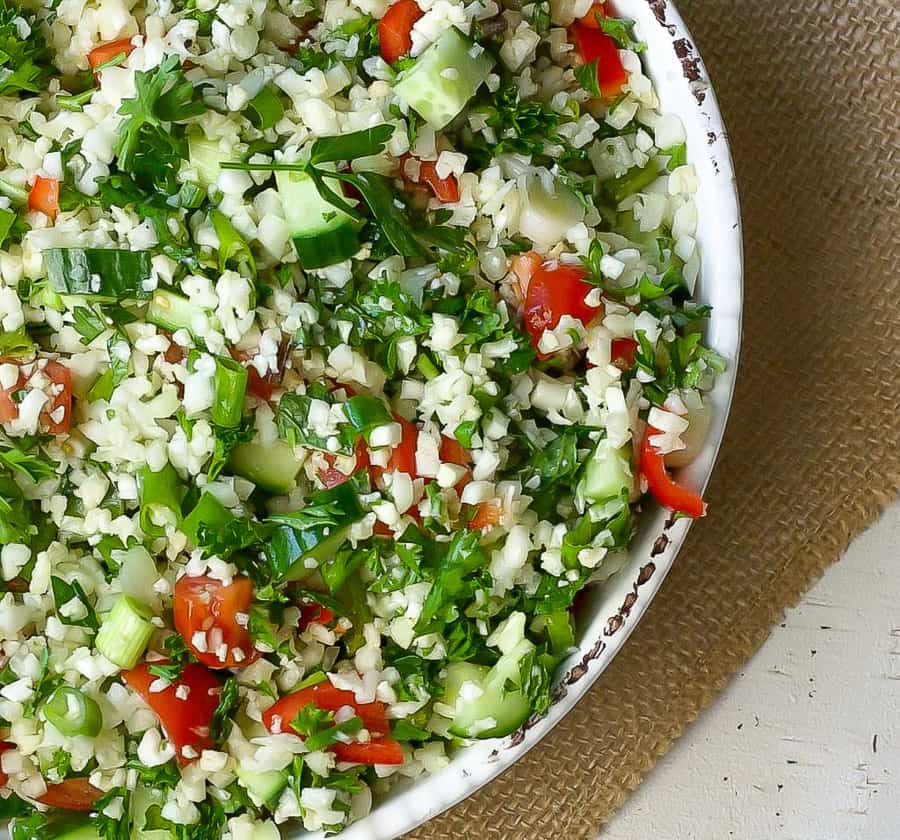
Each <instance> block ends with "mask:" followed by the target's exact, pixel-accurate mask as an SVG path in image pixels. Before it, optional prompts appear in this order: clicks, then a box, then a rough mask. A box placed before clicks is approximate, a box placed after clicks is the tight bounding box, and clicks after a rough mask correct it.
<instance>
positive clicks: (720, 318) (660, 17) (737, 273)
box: [288, 0, 744, 840]
mask: <svg viewBox="0 0 900 840" xmlns="http://www.w3.org/2000/svg"><path fill="white" fill-rule="evenodd" d="M613 5H614V6H615V8H616V10H617V11H618V12H619V13H621V14H622V15H623V16H624V17H627V18H631V19H633V20H635V22H636V24H637V26H638V31H639V34H640V36H641V38H642V39H643V40H644V41H646V42H647V43H648V51H647V54H648V56H653V58H652V59H648V63H649V64H651V65H652V64H655V63H656V62H659V63H660V64H662V63H665V62H667V63H668V65H669V67H668V68H667V69H666V73H665V75H664V76H660V77H658V74H657V73H656V72H655V71H654V70H653V68H652V67H651V70H650V75H651V77H652V78H653V80H654V84H655V85H656V86H657V90H658V91H660V93H662V92H663V90H665V91H667V92H668V94H669V97H668V98H673V97H675V96H678V97H680V98H681V100H682V101H683V102H685V103H688V107H689V108H690V111H689V112H688V111H687V110H685V109H684V108H674V107H671V106H670V105H668V104H666V102H663V108H662V110H663V112H674V113H677V114H678V116H680V117H681V118H682V121H683V122H684V123H685V129H686V131H687V132H688V137H689V142H688V160H689V162H691V163H694V164H695V165H698V166H700V164H701V163H702V164H703V167H704V168H706V169H707V170H708V171H707V177H706V179H704V177H703V176H702V175H701V178H700V191H701V194H702V193H704V192H707V193H709V194H708V195H706V196H705V199H704V198H701V197H698V199H697V204H698V209H699V212H700V224H701V227H702V226H703V225H704V224H705V225H706V226H707V228H709V229H708V230H707V231H706V234H707V239H704V238H703V237H701V236H700V234H699V232H698V239H700V242H701V247H702V251H701V253H702V268H701V279H700V284H701V295H702V293H703V290H704V289H706V288H707V287H708V285H707V284H708V283H709V281H708V279H705V278H707V277H708V274H710V273H712V274H714V275H715V276H716V278H717V281H718V277H719V276H725V278H726V279H725V280H723V281H722V283H723V290H724V291H727V296H726V298H725V311H724V312H723V311H722V309H721V308H720V305H719V304H716V305H715V307H714V310H713V315H712V316H711V318H710V327H709V328H708V330H707V332H708V337H709V341H710V344H711V345H712V346H713V347H714V348H715V349H717V350H720V351H722V350H724V351H725V354H726V357H727V359H728V364H729V367H728V370H727V371H726V372H725V373H724V374H722V375H721V376H720V377H719V379H718V380H717V382H716V386H715V388H714V390H713V392H711V397H712V399H713V402H714V410H715V411H714V418H713V423H712V426H711V429H710V433H709V436H708V439H707V441H706V444H705V446H704V448H703V450H702V452H701V454H700V456H699V457H698V459H697V460H696V461H695V462H694V463H693V464H692V465H691V466H690V467H687V468H685V470H683V471H682V473H681V474H682V475H685V476H686V477H687V478H688V480H689V481H691V482H693V483H694V484H695V485H697V486H701V487H702V488H703V489H704V490H705V489H706V486H707V484H708V482H709V479H710V477H711V474H712V469H713V466H714V464H715V461H716V458H717V456H718V453H719V449H720V447H721V443H722V439H723V436H724V432H725V427H726V425H727V421H728V415H729V411H730V408H731V403H732V399H733V396H734V388H735V380H736V374H737V370H738V366H739V358H740V348H741V329H742V327H741V316H742V311H743V256H744V252H743V239H742V226H741V210H740V198H739V195H738V188H737V183H736V179H735V172H734V164H733V160H732V156H731V151H730V148H729V145H728V135H727V131H726V129H725V123H724V120H723V118H722V114H721V111H720V109H719V104H718V100H717V98H716V95H715V92H714V90H713V87H712V84H711V82H710V80H709V75H708V73H707V70H706V66H705V64H704V62H703V59H702V58H701V56H700V54H699V53H698V52H697V50H696V48H695V46H694V39H693V36H692V35H691V33H690V31H689V29H688V27H687V25H686V24H685V22H684V20H683V19H682V17H681V15H680V14H679V12H678V10H677V9H676V7H675V3H674V2H673V0H613ZM666 43H667V44H668V50H669V55H668V57H662V56H661V55H660V54H659V50H660V49H661V48H662V47H663V45H665V44H666ZM665 98H666V97H663V96H662V95H661V99H665ZM692 135H693V137H692ZM701 138H702V140H703V141H705V144H703V143H702V144H701V145H705V152H704V153H700V152H699V150H698V141H699V140H701ZM707 203H708V204H709V207H708V208H707V209H705V207H706V204H707ZM712 209H717V210H718V211H720V213H724V214H725V215H724V216H723V217H722V218H720V219H718V220H716V219H710V218H708V217H709V216H712V215H714V214H713V213H712ZM705 216H706V217H707V218H704V217H705ZM713 234H714V239H715V240H716V243H717V245H716V247H713V248H711V247H710V245H711V244H712V243H711V242H710V241H709V240H708V237H709V236H712V235H713ZM713 253H715V254H716V255H717V259H716V260H715V265H714V266H712V267H711V266H710V265H709V257H710V256H711V255H712V254H713ZM729 275H730V277H729ZM717 281H716V282H713V283H711V284H709V285H711V286H715V285H716V283H717ZM714 326H715V327H721V329H719V330H718V332H720V333H721V336H720V339H719V341H718V342H717V341H716V340H715V338H713V337H710V336H709V333H710V332H711V331H712V327H714ZM723 345H727V347H726V346H723ZM641 518H642V520H643V521H642V523H641V525H640V526H639V534H642V537H641V539H640V541H641V544H642V545H643V546H645V548H647V549H649V550H647V551H646V554H645V556H644V561H645V562H641V563H640V564H639V565H638V564H636V563H635V562H634V560H633V561H632V562H630V563H629V567H631V568H632V574H631V575H626V573H625V571H624V570H623V571H621V572H619V573H617V575H616V576H614V579H618V580H617V582H616V584H615V585H614V586H613V587H612V588H613V590H614V592H613V594H612V595H611V596H610V597H607V598H605V600H607V601H610V602H612V603H621V604H622V606H621V607H620V608H619V609H618V610H617V611H614V612H613V613H612V614H611V615H608V614H604V615H600V614H599V613H600V611H601V610H600V606H599V605H598V606H597V609H596V610H595V613H596V614H595V615H594V617H593V618H592V619H591V620H590V622H589V625H588V627H587V628H586V629H585V630H584V631H583V632H582V633H581V641H580V642H579V644H578V649H577V651H576V652H574V653H573V654H572V655H571V656H570V657H569V658H568V659H567V660H566V663H565V665H564V666H562V667H561V668H560V671H559V675H560V676H559V677H558V678H557V682H556V687H555V690H554V695H553V703H552V705H551V707H550V709H549V710H548V712H547V713H546V714H545V715H544V716H541V717H533V718H531V719H530V720H528V721H527V722H526V723H525V724H524V725H523V726H522V727H521V728H520V729H519V730H517V731H516V732H514V733H512V734H511V735H509V736H506V737H505V738H498V739H493V740H491V741H479V742H476V743H474V744H473V745H471V746H467V747H465V748H463V749H461V750H460V751H459V752H458V753H457V754H456V755H455V756H454V758H453V760H452V761H451V764H450V765H449V766H448V767H445V768H443V769H442V770H440V771H438V772H436V773H432V774H430V775H425V776H421V777H419V778H418V779H415V780H406V781H404V782H401V783H400V784H399V785H398V786H397V788H395V789H394V790H393V791H392V792H391V793H390V794H389V795H388V796H387V797H385V798H384V799H383V800H381V801H379V802H377V803H376V804H375V807H374V808H373V809H372V812H371V813H370V814H369V815H368V816H367V817H365V818H363V819H361V820H359V821H358V822H355V823H352V824H351V825H350V826H348V827H347V828H346V829H344V830H343V831H342V832H341V833H340V834H339V835H338V837H339V838H341V840H390V838H394V837H397V836H399V835H401V834H404V833H405V832H408V831H411V830H413V829H414V828H416V827H418V826H420V825H422V824H423V823H425V822H427V821H428V820H430V819H432V818H434V817H436V816H437V815H438V814H440V813H442V812H444V811H446V810H447V809H449V808H451V807H452V806H454V805H456V804H458V803H459V802H461V801H462V800H463V799H465V798H467V797H468V796H471V795H472V794H474V793H475V792H476V791H478V790H479V789H481V788H482V787H483V786H484V785H486V784H487V783H488V782H490V781H492V780H493V779H495V778H496V777H497V776H498V775H499V774H500V773H502V772H503V771H504V770H506V769H507V768H509V767H510V766H511V765H512V764H513V763H515V762H516V761H518V760H519V759H521V758H522V757H523V756H524V755H525V753H527V752H528V751H529V750H530V749H531V748H532V747H534V746H535V745H536V744H537V743H538V742H539V741H540V740H541V739H542V738H543V737H544V736H545V735H546V734H547V733H548V732H549V731H550V730H551V729H552V728H553V727H554V726H555V725H556V724H557V723H559V721H561V720H562V719H563V717H565V716H566V714H567V713H568V712H569V711H571V709H572V708H573V707H574V706H575V704H576V703H577V702H578V701H580V700H581V699H582V698H583V697H584V695H585V694H586V693H587V691H588V689H589V688H590V687H591V686H592V685H593V684H594V683H595V682H596V680H597V679H598V678H599V676H600V675H601V674H602V673H603V671H604V670H605V668H606V667H607V666H608V665H609V663H610V662H611V661H612V659H613V658H614V657H615V655H616V654H617V653H618V651H619V650H620V649H621V648H622V646H623V645H624V643H625V642H626V640H627V639H628V637H629V636H630V635H631V633H632V631H633V630H634V628H635V627H636V626H637V624H638V622H639V621H640V619H641V617H642V616H643V614H644V613H645V611H646V610H647V607H648V606H649V604H650V603H651V601H652V600H653V598H654V596H655V595H656V593H657V592H658V591H659V589H660V587H661V586H662V583H663V581H664V580H665V577H666V575H667V574H668V572H669V570H670V569H671V567H672V564H673V561H674V559H675V557H676V556H677V554H678V552H679V550H680V549H681V547H682V545H683V544H684V541H685V538H686V536H687V533H688V530H689V529H690V526H691V524H692V520H689V519H678V520H673V519H671V518H669V517H668V516H667V514H666V513H665V512H664V511H662V510H660V509H659V508H658V506H656V505H655V504H654V505H651V506H648V509H647V510H645V511H644V512H643V513H642V517H641ZM637 541H638V538H636V542H637ZM634 554H635V555H637V554H638V552H637V551H636V550H635V551H634ZM635 573H636V574H635ZM608 585H609V584H607V585H605V586H608ZM600 589H601V588H600V587H598V592H599V590H600ZM606 594H607V595H608V594H609V593H606ZM288 836H294V837H298V838H299V837H303V838H309V840H312V838H317V837H320V836H322V835H321V833H318V832H316V833H312V834H307V833H305V832H303V831H300V832H298V833H297V834H291V835H288Z"/></svg>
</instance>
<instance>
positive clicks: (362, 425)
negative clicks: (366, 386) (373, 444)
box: [344, 394, 394, 442]
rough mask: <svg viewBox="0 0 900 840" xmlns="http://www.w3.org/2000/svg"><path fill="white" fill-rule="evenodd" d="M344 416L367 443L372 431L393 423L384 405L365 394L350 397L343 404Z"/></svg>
mask: <svg viewBox="0 0 900 840" xmlns="http://www.w3.org/2000/svg"><path fill="white" fill-rule="evenodd" d="M344 414H346V415H347V420H349V421H350V425H351V426H353V428H354V429H356V431H357V432H359V433H360V434H361V435H362V436H363V437H364V438H365V439H366V441H367V442H368V440H369V435H370V434H371V433H372V430H373V429H375V428H377V427H378V426H384V425H386V424H388V423H393V422H394V418H393V417H392V416H391V413H390V412H389V411H388V410H387V408H386V407H385V404H384V403H383V402H382V401H381V400H379V399H376V398H375V397H370V396H368V395H367V394H359V395H357V396H355V397H350V399H349V400H347V402H345V403H344Z"/></svg>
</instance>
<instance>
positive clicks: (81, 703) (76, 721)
mask: <svg viewBox="0 0 900 840" xmlns="http://www.w3.org/2000/svg"><path fill="white" fill-rule="evenodd" d="M44 717H46V718H47V720H48V721H49V722H50V723H52V724H53V725H54V726H55V727H56V728H57V729H58V730H59V731H60V732H61V733H62V734H63V735H66V736H67V737H69V738H73V737H74V736H76V735H86V736H87V737H88V738H95V737H97V735H98V734H99V733H100V730H101V729H102V728H103V715H102V714H101V713H100V707H99V706H98V705H97V701H96V700H94V699H93V698H92V697H88V696H87V695H86V694H85V693H84V692H82V691H79V690H78V689H77V688H72V687H71V686H68V685H61V686H60V687H59V688H57V689H56V691H54V692H53V694H51V695H50V697H49V698H48V699H47V702H46V703H44Z"/></svg>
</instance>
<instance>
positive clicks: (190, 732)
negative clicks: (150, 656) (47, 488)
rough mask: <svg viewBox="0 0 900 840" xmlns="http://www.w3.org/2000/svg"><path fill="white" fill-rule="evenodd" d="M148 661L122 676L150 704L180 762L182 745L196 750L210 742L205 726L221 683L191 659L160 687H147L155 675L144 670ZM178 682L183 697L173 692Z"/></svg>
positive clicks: (211, 744) (146, 668) (207, 746)
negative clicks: (176, 675)
mask: <svg viewBox="0 0 900 840" xmlns="http://www.w3.org/2000/svg"><path fill="white" fill-rule="evenodd" d="M160 664H163V663H162V662H160ZM148 667H149V663H147V662H143V663H141V664H140V665H138V666H137V667H136V668H132V669H131V670H130V671H125V672H124V673H123V674H122V678H123V679H124V680H125V683H126V684H127V685H128V686H129V687H130V688H132V689H133V690H134V691H136V692H137V693H138V694H140V695H141V697H143V698H144V701H145V702H146V703H147V705H148V706H150V708H151V709H153V711H154V712H155V713H156V716H157V717H158V718H159V722H160V723H161V724H162V727H163V729H164V730H165V731H166V737H167V738H168V739H169V740H170V741H171V742H172V745H173V746H174V747H175V751H176V753H177V756H178V760H179V761H180V762H181V763H185V762H186V761H188V760H189V759H187V758H185V756H184V754H183V749H184V748H185V747H191V748H192V749H194V750H196V751H197V753H200V752H202V751H203V750H205V749H210V748H211V747H212V746H213V743H212V739H211V738H210V737H209V727H210V724H211V723H212V718H213V712H215V710H216V707H217V706H218V705H219V694H220V692H221V690H222V683H221V682H219V678H218V677H217V676H216V675H215V674H214V673H213V672H212V671H210V670H209V668H207V667H205V666H204V665H199V664H197V663H196V662H191V663H189V664H187V665H185V666H184V670H183V671H182V673H181V677H180V678H179V679H177V680H176V681H175V682H173V683H172V684H171V685H170V686H169V687H168V688H165V689H163V690H162V691H150V686H151V684H152V683H153V682H154V681H155V680H156V677H154V676H153V674H151V673H150V671H149V670H148ZM180 686H186V687H187V689H188V695H187V699H185V700H181V699H179V697H178V694H177V693H176V692H177V690H178V688H179V687H180Z"/></svg>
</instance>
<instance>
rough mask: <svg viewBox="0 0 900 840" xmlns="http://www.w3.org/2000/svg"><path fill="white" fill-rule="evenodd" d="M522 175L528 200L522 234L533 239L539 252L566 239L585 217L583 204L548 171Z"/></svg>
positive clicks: (524, 206) (520, 228)
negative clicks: (549, 186)
mask: <svg viewBox="0 0 900 840" xmlns="http://www.w3.org/2000/svg"><path fill="white" fill-rule="evenodd" d="M542 175H543V177H541V176H542ZM523 177H524V187H525V189H524V192H525V200H524V201H523V202H522V210H521V212H520V214H519V233H521V234H522V235H523V236H526V237H528V238H529V239H530V240H531V241H532V242H534V245H535V247H536V248H537V249H538V250H539V251H545V250H548V249H549V248H552V247H553V246H554V245H556V243H557V242H560V241H561V240H563V239H565V236H566V234H567V233H568V232H569V231H570V230H571V229H572V228H573V227H575V225H577V224H578V223H579V222H580V221H582V219H584V205H583V204H582V203H581V201H580V200H579V198H578V196H577V195H575V193H573V192H572V190H570V189H569V188H568V187H567V186H565V184H563V183H562V182H561V181H559V180H558V179H554V178H552V176H550V174H549V173H548V172H546V171H545V170H544V171H540V170H539V172H538V173H529V174H528V175H526V176H523ZM547 182H549V184H550V185H551V188H550V189H548V184H547Z"/></svg>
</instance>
